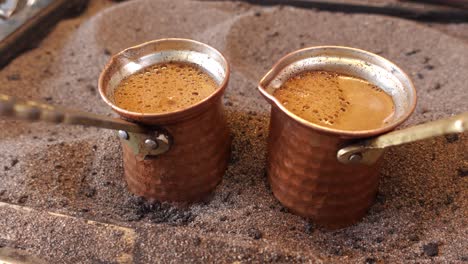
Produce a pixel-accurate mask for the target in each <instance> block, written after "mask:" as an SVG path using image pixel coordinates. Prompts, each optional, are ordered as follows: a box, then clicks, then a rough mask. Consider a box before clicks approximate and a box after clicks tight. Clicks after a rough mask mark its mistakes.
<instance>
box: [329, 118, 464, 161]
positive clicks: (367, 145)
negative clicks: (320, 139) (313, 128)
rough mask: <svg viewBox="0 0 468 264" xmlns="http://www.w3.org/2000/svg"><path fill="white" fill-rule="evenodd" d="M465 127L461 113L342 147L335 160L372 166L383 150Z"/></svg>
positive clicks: (457, 130) (462, 129)
mask: <svg viewBox="0 0 468 264" xmlns="http://www.w3.org/2000/svg"><path fill="white" fill-rule="evenodd" d="M467 127H468V113H463V114H460V115H456V116H453V117H450V118H446V119H440V120H436V121H432V122H428V123H424V124H421V125H417V126H413V127H409V128H406V129H402V130H397V131H393V132H390V133H387V134H384V135H381V136H378V137H376V138H372V139H368V140H364V141H361V142H359V143H357V144H353V145H350V146H347V147H344V148H342V149H340V150H339V151H338V153H337V158H338V161H340V162H341V163H345V164H349V163H362V164H372V163H374V162H376V161H377V159H378V158H379V156H380V154H381V153H382V150H383V149H384V148H387V147H391V146H397V145H401V144H405V143H409V142H414V141H418V140H423V139H427V138H431V137H436V136H442V135H446V134H453V133H462V132H464V131H466V130H467Z"/></svg>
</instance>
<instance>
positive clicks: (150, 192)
mask: <svg viewBox="0 0 468 264" xmlns="http://www.w3.org/2000/svg"><path fill="white" fill-rule="evenodd" d="M168 61H181V62H190V63H195V64H197V65H199V66H200V67H201V68H203V69H204V70H205V71H207V72H208V73H209V74H210V75H211V76H212V77H213V78H214V80H215V81H216V82H217V83H218V85H219V87H218V89H217V90H216V91H215V92H213V94H211V95H210V96H209V97H207V98H205V99H204V100H202V101H201V102H198V103H196V104H194V105H193V106H191V107H188V108H185V109H180V110H177V111H174V112H169V113H161V114H158V113H154V114H153V113H150V114H149V113H136V112H131V111H127V110H125V109H121V108H119V107H118V106H116V105H115V104H114V103H113V91H114V89H115V88H116V86H117V84H118V83H119V82H120V81H121V80H123V79H124V78H125V77H126V76H128V75H130V74H133V73H135V72H137V71H139V70H140V69H142V68H144V67H146V66H149V65H153V64H155V63H161V62H168ZM228 79H229V65H228V64H227V62H226V60H225V59H224V57H223V56H222V54H221V53H219V52H218V51H216V50H215V49H214V48H212V47H210V46H208V45H206V44H203V43H200V42H196V41H193V40H187V39H162V40H155V41H151V42H147V43H143V44H141V45H138V46H135V47H131V48H128V49H126V50H124V51H122V52H120V53H119V54H117V55H115V56H114V57H113V58H112V59H111V61H110V63H109V64H108V65H107V66H106V68H105V69H104V71H103V73H102V74H101V77H100V79H99V91H100V93H101V96H102V98H103V100H104V101H105V102H106V103H107V104H108V105H110V106H111V107H112V108H113V110H114V111H116V112H117V113H118V114H119V115H120V116H121V117H123V118H125V119H127V120H129V121H133V122H137V123H138V124H140V125H143V126H146V127H148V128H153V130H154V131H155V132H156V133H162V134H164V135H165V136H167V137H168V138H169V139H170V140H169V144H170V147H169V149H168V150H167V151H165V152H163V153H161V154H158V155H143V154H142V153H144V152H140V151H135V147H137V148H138V147H144V145H145V143H146V142H139V143H138V144H137V145H138V146H135V145H131V144H129V142H131V141H132V140H129V139H126V137H124V138H122V139H121V141H122V151H123V165H124V172H125V179H126V181H127V184H128V188H129V190H130V191H131V192H133V193H134V194H136V195H139V196H143V197H145V198H146V199H148V200H156V201H174V202H195V201H199V200H201V199H203V198H204V197H206V196H207V195H209V194H210V193H211V192H212V191H213V190H214V189H215V187H216V186H217V185H218V184H219V183H220V182H221V180H222V177H223V175H224V172H225V170H226V168H227V164H228V160H229V155H230V145H231V138H230V133H229V128H228V126H227V122H226V119H225V116H224V109H223V104H222V94H223V93H224V91H225V89H226V87H227V83H228ZM123 134H124V135H125V133H123ZM129 135H130V137H131V136H132V134H129ZM142 138H144V137H142Z"/></svg>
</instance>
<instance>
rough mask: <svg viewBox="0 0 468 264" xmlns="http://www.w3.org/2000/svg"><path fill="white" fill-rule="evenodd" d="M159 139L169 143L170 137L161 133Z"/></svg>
mask: <svg viewBox="0 0 468 264" xmlns="http://www.w3.org/2000/svg"><path fill="white" fill-rule="evenodd" d="M157 139H159V140H161V141H162V142H164V143H166V144H169V138H168V137H167V136H166V135H164V134H159V135H158V137H157Z"/></svg>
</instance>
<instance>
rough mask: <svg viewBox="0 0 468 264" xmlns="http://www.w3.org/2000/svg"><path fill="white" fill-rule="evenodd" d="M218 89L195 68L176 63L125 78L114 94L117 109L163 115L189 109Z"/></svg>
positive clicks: (156, 65) (211, 80) (206, 75)
mask: <svg viewBox="0 0 468 264" xmlns="http://www.w3.org/2000/svg"><path fill="white" fill-rule="evenodd" d="M217 88H218V85H217V84H216V82H215V81H214V80H213V78H212V77H211V76H210V75H209V74H207V73H206V72H204V71H203V70H201V69H200V68H199V67H197V66H195V65H192V64H189V63H180V62H168V63H162V64H155V65H153V66H150V67H147V68H145V69H143V70H141V71H139V72H137V73H135V74H133V75H130V76H129V77H127V78H125V79H124V80H123V81H122V82H121V83H120V84H119V85H118V87H117V88H116V90H115V93H114V100H115V104H116V105H117V106H119V107H120V108H123V109H126V110H129V111H133V112H139V113H166V112H173V111H177V110H181V109H185V108H187V107H190V106H192V105H194V104H196V103H198V102H200V101H202V100H203V99H205V98H206V97H208V96H210V95H211V94H212V93H213V92H214V91H215V90H216V89H217Z"/></svg>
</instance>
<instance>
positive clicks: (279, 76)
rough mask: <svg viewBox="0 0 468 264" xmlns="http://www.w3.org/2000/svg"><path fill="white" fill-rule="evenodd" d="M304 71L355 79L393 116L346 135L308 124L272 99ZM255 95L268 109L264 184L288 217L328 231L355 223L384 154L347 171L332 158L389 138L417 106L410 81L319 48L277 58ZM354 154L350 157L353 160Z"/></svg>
mask: <svg viewBox="0 0 468 264" xmlns="http://www.w3.org/2000/svg"><path fill="white" fill-rule="evenodd" d="M309 70H325V71H333V72H337V73H342V74H347V75H350V76H355V77H360V78H362V79H365V80H367V81H369V82H371V83H374V84H376V85H378V86H379V87H381V88H382V89H383V90H385V92H387V93H388V94H389V95H391V96H392V98H393V101H394V104H395V115H394V116H393V118H392V119H391V120H390V121H389V122H388V124H387V125H386V126H384V127H381V128H379V129H375V130H366V131H343V130H337V129H333V128H328V127H324V126H320V125H319V124H314V123H310V122H308V121H306V120H304V119H302V118H300V117H298V116H296V115H295V114H293V113H292V112H290V111H288V110H287V109H286V108H285V107H284V106H283V105H282V104H281V103H280V102H279V101H278V100H277V99H276V98H275V97H273V92H274V91H275V89H277V88H279V87H280V86H281V84H282V83H283V82H284V81H285V80H287V79H288V78H290V77H292V76H294V75H296V74H298V73H300V72H302V71H309ZM258 89H259V90H260V92H261V94H262V95H263V96H264V97H265V98H266V99H267V100H268V102H270V104H271V119H270V134H269V139H268V165H267V170H268V179H269V182H270V185H271V188H272V191H273V194H274V196H275V197H276V198H277V199H278V200H279V201H280V202H281V203H282V204H283V205H284V206H285V207H287V208H289V209H290V210H291V211H292V212H294V213H296V214H298V215H301V216H305V217H308V218H310V219H312V220H313V221H314V222H316V223H317V224H319V225H322V226H325V227H328V228H341V227H345V226H349V225H351V224H353V223H355V222H357V221H359V220H360V219H361V218H362V217H363V216H364V215H365V214H366V212H367V210H368V209H369V207H370V206H371V204H372V203H373V200H374V198H375V195H376V192H377V188H378V183H379V168H380V164H381V162H380V159H381V154H382V153H381V152H382V151H375V153H373V157H374V158H375V160H373V161H372V162H370V163H369V164H361V163H358V164H352V162H350V163H351V164H344V163H342V162H340V161H339V160H338V159H337V152H338V151H339V150H340V149H342V148H343V147H346V146H347V145H348V144H351V143H353V142H356V140H359V139H362V138H368V137H372V136H376V135H380V134H383V133H385V132H388V131H391V130H392V129H394V128H395V127H396V126H398V125H399V124H401V123H402V122H404V121H405V120H406V119H407V118H408V117H409V116H410V114H411V113H412V112H413V110H414V108H415V105H416V92H415V89H414V87H413V84H412V83H411V81H410V79H409V78H408V76H407V75H406V74H405V73H404V72H403V71H402V70H401V69H399V68H398V67H397V66H395V65H394V64H393V63H391V62H389V61H388V60H386V59H384V58H382V57H380V56H378V55H375V54H372V53H369V52H366V51H363V50H358V49H353V48H346V47H337V46H323V47H312V48H306V49H302V50H298V51H296V52H293V53H291V54H289V55H287V56H285V57H284V58H282V59H281V60H280V61H279V62H278V63H277V64H276V65H275V66H274V67H273V68H272V69H271V70H270V71H269V72H268V73H267V74H266V76H265V77H264V78H263V79H262V80H261V81H260V83H259V86H258ZM359 158H360V156H359V155H357V154H356V155H353V156H350V160H354V159H356V160H358V159H359Z"/></svg>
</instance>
